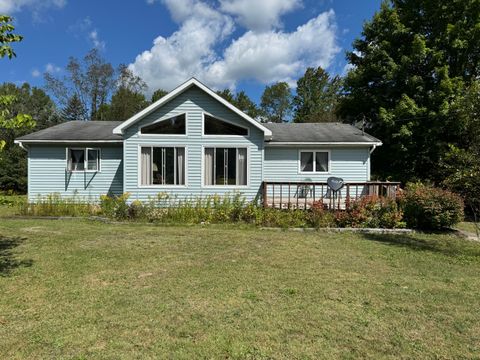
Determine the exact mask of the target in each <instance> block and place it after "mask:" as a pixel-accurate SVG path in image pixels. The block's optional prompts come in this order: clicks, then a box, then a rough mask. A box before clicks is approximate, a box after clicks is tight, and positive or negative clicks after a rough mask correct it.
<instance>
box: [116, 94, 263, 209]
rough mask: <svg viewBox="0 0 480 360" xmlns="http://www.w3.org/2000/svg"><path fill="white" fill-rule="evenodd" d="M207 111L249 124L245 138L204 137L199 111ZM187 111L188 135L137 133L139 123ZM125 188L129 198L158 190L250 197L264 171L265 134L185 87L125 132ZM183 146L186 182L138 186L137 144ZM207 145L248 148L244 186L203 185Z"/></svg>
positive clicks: (174, 193)
mask: <svg viewBox="0 0 480 360" xmlns="http://www.w3.org/2000/svg"><path fill="white" fill-rule="evenodd" d="M204 112H206V113H209V114H212V115H214V116H216V117H219V118H221V119H225V120H228V121H230V122H232V123H234V124H238V125H241V126H244V127H248V128H249V131H250V134H249V136H248V137H245V136H235V137H221V136H219V137H212V136H210V137H205V136H203V135H202V133H203V131H202V116H203V115H202V114H203V113H204ZM182 113H186V118H187V126H186V127H187V130H186V132H187V135H186V136H175V135H168V136H165V135H163V136H162V135H140V134H139V129H140V128H141V127H142V126H145V125H147V124H151V123H152V122H155V121H157V120H159V119H165V118H168V117H171V116H173V115H178V114H182ZM124 137H125V141H124V158H125V178H124V191H125V192H129V193H130V194H131V198H130V199H131V200H135V199H138V200H142V201H144V200H147V199H148V197H149V196H155V195H156V194H157V193H168V194H169V195H170V196H172V197H175V198H177V199H191V198H198V197H205V196H208V195H213V194H218V195H222V194H226V193H232V192H233V191H237V192H241V193H242V195H243V196H245V198H247V199H248V200H253V199H254V198H255V197H256V196H257V195H258V194H259V191H260V187H261V183H262V176H263V175H262V172H263V171H262V170H263V144H264V135H263V132H262V131H261V130H259V129H258V128H256V127H255V126H252V125H251V124H250V123H248V122H247V121H246V120H245V119H243V118H241V117H240V116H239V115H237V114H236V113H234V112H233V111H231V110H230V109H228V108H227V107H225V106H224V105H223V104H221V103H220V102H218V101H217V100H215V99H213V98H211V97H210V96H209V95H207V94H205V93H204V92H203V91H201V90H200V89H198V88H196V87H193V88H190V89H189V90H186V91H185V92H184V93H182V94H181V95H179V96H177V97H176V98H174V99H173V100H171V101H170V102H168V103H166V104H165V105H163V106H162V107H161V108H160V109H158V110H156V111H154V112H153V113H151V114H149V115H148V116H146V117H145V118H143V119H142V120H140V121H139V122H138V123H136V124H134V125H132V126H131V127H129V128H128V129H126V131H125V135H124ZM151 145H154V146H161V145H164V146H185V148H186V185H185V186H155V187H154V186H150V187H143V186H139V167H138V158H139V148H140V146H151ZM206 146H220V147H221V146H240V147H247V148H248V170H249V172H248V185H247V186H244V187H221V186H216V187H205V186H203V172H202V163H203V147H206Z"/></svg>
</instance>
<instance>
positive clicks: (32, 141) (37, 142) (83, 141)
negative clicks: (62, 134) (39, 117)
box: [14, 140, 123, 145]
mask: <svg viewBox="0 0 480 360" xmlns="http://www.w3.org/2000/svg"><path fill="white" fill-rule="evenodd" d="M14 143H15V144H18V145H21V144H71V143H75V144H84V143H85V144H89V143H99V144H102V143H107V144H112V143H117V144H118V143H123V140H15V141H14Z"/></svg>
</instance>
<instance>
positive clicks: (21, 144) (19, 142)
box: [14, 140, 28, 152]
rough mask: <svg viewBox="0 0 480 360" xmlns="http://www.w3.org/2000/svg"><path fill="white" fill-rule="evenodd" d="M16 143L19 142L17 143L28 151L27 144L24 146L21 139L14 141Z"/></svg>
mask: <svg viewBox="0 0 480 360" xmlns="http://www.w3.org/2000/svg"><path fill="white" fill-rule="evenodd" d="M14 144H17V145H18V146H20V147H21V148H22V149H23V150H25V151H27V152H28V148H27V147H26V146H24V145H23V143H22V142H21V141H18V140H15V141H14Z"/></svg>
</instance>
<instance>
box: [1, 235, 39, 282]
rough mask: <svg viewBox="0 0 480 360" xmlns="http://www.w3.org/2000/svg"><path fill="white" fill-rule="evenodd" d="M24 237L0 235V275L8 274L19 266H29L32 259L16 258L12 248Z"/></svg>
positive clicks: (22, 240) (21, 241) (20, 242)
mask: <svg viewBox="0 0 480 360" xmlns="http://www.w3.org/2000/svg"><path fill="white" fill-rule="evenodd" d="M25 240H26V239H25V238H21V237H5V236H2V235H0V277H2V276H8V275H9V274H10V272H11V271H12V270H14V269H16V268H19V267H30V266H32V264H33V260H18V259H17V258H16V254H15V252H14V249H15V248H16V247H17V246H19V245H20V244H22V243H23V242H24V241H25Z"/></svg>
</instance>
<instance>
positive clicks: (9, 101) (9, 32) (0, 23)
mask: <svg viewBox="0 0 480 360" xmlns="http://www.w3.org/2000/svg"><path fill="white" fill-rule="evenodd" d="M12 20H13V19H12V18H11V17H10V16H6V15H0V58H3V57H5V56H8V58H9V59H11V58H13V57H15V56H16V54H15V52H14V51H13V49H12V47H11V45H10V44H11V43H12V42H19V41H22V39H23V37H22V36H21V35H17V34H13V31H14V30H15V27H14V26H13V25H12V24H11V22H12ZM16 101H17V98H16V97H15V95H12V94H9V93H7V94H3V95H1V96H0V129H3V130H4V131H8V130H14V129H22V128H25V129H31V128H33V127H34V126H35V122H34V121H33V119H32V117H31V116H30V115H27V114H23V113H14V112H13V111H12V109H11V108H12V106H13V105H14V104H15V102H16ZM6 144H7V140H6V139H5V138H4V136H2V137H0V151H2V150H3V148H4V147H5V145H6Z"/></svg>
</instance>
